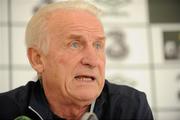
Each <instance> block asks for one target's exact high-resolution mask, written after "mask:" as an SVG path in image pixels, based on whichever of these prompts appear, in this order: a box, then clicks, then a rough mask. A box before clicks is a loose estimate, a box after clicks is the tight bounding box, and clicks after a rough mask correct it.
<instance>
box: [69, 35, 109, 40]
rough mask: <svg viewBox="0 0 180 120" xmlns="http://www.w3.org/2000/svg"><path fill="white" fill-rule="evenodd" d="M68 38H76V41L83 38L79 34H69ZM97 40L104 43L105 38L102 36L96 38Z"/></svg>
mask: <svg viewBox="0 0 180 120" xmlns="http://www.w3.org/2000/svg"><path fill="white" fill-rule="evenodd" d="M68 38H77V39H82V38H84V37H83V36H82V35H79V34H71V35H69V36H68ZM96 38H97V40H102V41H105V39H106V37H105V36H104V35H102V36H96Z"/></svg>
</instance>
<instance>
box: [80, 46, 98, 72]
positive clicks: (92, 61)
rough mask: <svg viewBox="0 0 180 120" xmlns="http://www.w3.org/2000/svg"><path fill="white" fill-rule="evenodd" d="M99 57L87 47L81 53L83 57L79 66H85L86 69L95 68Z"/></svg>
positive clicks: (91, 48)
mask: <svg viewBox="0 0 180 120" xmlns="http://www.w3.org/2000/svg"><path fill="white" fill-rule="evenodd" d="M98 63H99V56H98V53H97V51H96V50H95V49H94V48H93V47H88V48H87V49H85V50H84V51H83V57H82V59H81V64H82V65H85V66H87V67H88V68H91V69H92V68H95V67H97V66H98Z"/></svg>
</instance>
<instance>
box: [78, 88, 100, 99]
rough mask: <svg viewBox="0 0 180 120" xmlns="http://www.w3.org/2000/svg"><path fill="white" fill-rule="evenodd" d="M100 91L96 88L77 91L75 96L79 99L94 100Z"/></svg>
mask: <svg viewBox="0 0 180 120" xmlns="http://www.w3.org/2000/svg"><path fill="white" fill-rule="evenodd" d="M99 94H100V92H98V91H97V90H84V91H79V92H78V91H77V93H76V96H77V97H78V99H79V100H81V101H94V100H95V99H96V98H97V97H98V96H99Z"/></svg>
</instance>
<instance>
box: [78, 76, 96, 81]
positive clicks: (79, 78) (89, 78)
mask: <svg viewBox="0 0 180 120" xmlns="http://www.w3.org/2000/svg"><path fill="white" fill-rule="evenodd" d="M75 78H76V80H81V81H92V80H93V78H92V77H84V76H77V77H75Z"/></svg>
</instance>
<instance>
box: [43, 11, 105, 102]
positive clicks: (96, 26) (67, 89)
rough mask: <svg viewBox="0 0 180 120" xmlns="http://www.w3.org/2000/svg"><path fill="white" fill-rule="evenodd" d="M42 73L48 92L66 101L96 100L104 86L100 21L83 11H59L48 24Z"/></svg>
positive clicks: (103, 42)
mask: <svg viewBox="0 0 180 120" xmlns="http://www.w3.org/2000/svg"><path fill="white" fill-rule="evenodd" d="M47 27H48V39H49V41H50V42H49V49H48V53H47V55H46V56H45V66H44V71H43V73H42V77H43V86H44V89H45V92H46V91H51V92H56V93H55V94H54V93H52V96H53V95H59V96H58V97H62V99H65V100H71V101H92V100H95V99H96V98H97V97H98V96H99V94H100V92H101V91H102V89H103V86H104V74H105V53H104V47H105V38H104V32H103V28H102V26H101V23H100V22H99V20H98V19H97V18H96V17H95V16H94V15H92V14H90V13H88V12H86V11H80V10H57V11H55V12H54V13H52V14H51V16H50V18H49V22H48V26H47Z"/></svg>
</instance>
